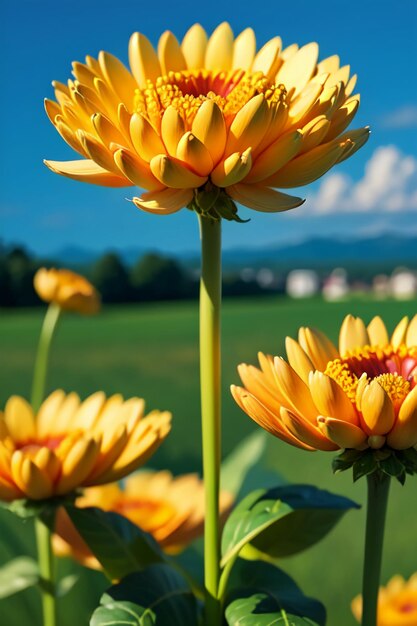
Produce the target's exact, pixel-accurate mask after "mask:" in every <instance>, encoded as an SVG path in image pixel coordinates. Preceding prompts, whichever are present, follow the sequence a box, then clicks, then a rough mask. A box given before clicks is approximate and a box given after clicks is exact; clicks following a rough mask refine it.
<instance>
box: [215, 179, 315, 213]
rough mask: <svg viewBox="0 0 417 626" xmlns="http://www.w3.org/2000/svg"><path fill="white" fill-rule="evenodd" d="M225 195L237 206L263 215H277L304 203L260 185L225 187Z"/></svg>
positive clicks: (241, 184)
mask: <svg viewBox="0 0 417 626" xmlns="http://www.w3.org/2000/svg"><path fill="white" fill-rule="evenodd" d="M227 193H228V194H229V196H230V197H231V198H233V200H236V202H238V203H239V204H243V205H244V206H247V207H249V208H250V209H255V211H261V212H263V213H278V212H280V211H289V210H290V209H294V208H295V207H298V206H300V205H301V204H303V203H304V202H305V200H303V199H302V198H297V197H296V196H289V195H288V194H286V193H281V192H280V191H276V190H275V189H270V188H269V187H263V186H261V185H250V184H248V185H246V184H245V183H238V184H237V185H232V186H231V187H227Z"/></svg>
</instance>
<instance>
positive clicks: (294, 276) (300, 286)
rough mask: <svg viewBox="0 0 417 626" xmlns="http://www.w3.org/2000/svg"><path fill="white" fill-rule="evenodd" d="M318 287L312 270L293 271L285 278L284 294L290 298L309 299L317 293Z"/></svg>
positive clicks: (315, 274) (317, 279) (316, 278)
mask: <svg viewBox="0 0 417 626" xmlns="http://www.w3.org/2000/svg"><path fill="white" fill-rule="evenodd" d="M319 285H320V283H319V277H318V276H317V273H316V272H314V271H313V270H293V271H292V272H290V273H289V274H288V276H287V282H286V292H287V294H288V295H289V296H290V297H291V298H310V297H311V296H314V295H316V293H318V290H319Z"/></svg>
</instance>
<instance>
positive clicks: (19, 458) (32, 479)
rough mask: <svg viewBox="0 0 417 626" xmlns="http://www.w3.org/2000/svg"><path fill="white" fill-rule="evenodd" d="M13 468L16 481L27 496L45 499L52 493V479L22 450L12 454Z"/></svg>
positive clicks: (34, 498) (33, 498)
mask: <svg viewBox="0 0 417 626" xmlns="http://www.w3.org/2000/svg"><path fill="white" fill-rule="evenodd" d="M11 469H12V475H13V480H14V482H15V483H16V485H17V486H18V487H19V489H20V490H21V491H22V492H23V493H24V494H25V496H26V497H27V498H29V499H31V500H43V499H44V498H49V497H50V496H51V495H52V482H51V480H50V479H49V478H48V477H47V476H45V474H43V472H42V471H41V470H40V469H39V468H38V467H36V465H35V463H33V461H31V460H30V459H28V458H26V457H25V455H24V454H23V453H22V452H21V451H20V450H17V451H16V452H14V453H13V455H12V464H11Z"/></svg>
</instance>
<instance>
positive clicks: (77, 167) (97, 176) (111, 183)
mask: <svg viewBox="0 0 417 626" xmlns="http://www.w3.org/2000/svg"><path fill="white" fill-rule="evenodd" d="M44 163H45V165H46V166H47V167H49V169H50V170H51V171H52V172H54V173H55V174H61V176H66V177H67V178H72V179H73V180H79V181H81V182H82V183H90V184H93V185H102V186H103V187H131V186H132V183H131V182H130V181H129V180H127V178H124V177H122V176H117V175H116V174H112V173H111V172H108V171H107V170H105V169H103V168H102V167H100V166H99V165H97V163H94V161H90V160H88V159H81V160H79V161H44Z"/></svg>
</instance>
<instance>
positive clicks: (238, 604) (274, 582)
mask: <svg viewBox="0 0 417 626" xmlns="http://www.w3.org/2000/svg"><path fill="white" fill-rule="evenodd" d="M231 583H232V584H234V585H238V586H237V588H236V589H234V590H233V594H232V596H231V598H230V599H229V603H228V606H227V609H226V619H227V623H228V624H229V626H238V625H239V626H272V624H274V625H276V624H278V625H279V624H281V625H282V626H307V625H308V626H323V625H324V624H325V621H326V611H325V609H324V607H323V605H322V604H321V603H320V602H318V600H314V599H313V598H308V597H307V596H305V595H304V594H303V592H302V591H301V590H300V588H299V587H298V586H297V585H296V583H295V582H294V581H293V580H292V578H290V577H289V576H288V575H287V574H285V573H284V572H283V571H282V570H280V569H278V568H277V567H275V566H273V565H270V564H269V563H264V562H262V561H253V562H250V563H249V562H247V561H243V560H242V559H239V560H238V561H237V563H236V565H235V568H234V571H233V575H232V580H231Z"/></svg>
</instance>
